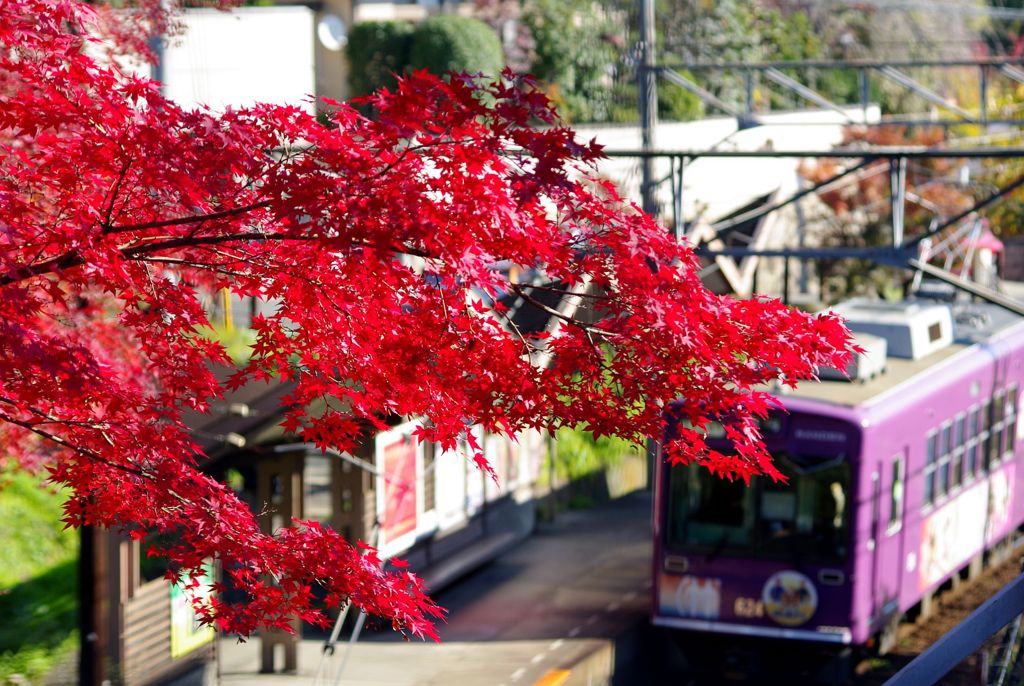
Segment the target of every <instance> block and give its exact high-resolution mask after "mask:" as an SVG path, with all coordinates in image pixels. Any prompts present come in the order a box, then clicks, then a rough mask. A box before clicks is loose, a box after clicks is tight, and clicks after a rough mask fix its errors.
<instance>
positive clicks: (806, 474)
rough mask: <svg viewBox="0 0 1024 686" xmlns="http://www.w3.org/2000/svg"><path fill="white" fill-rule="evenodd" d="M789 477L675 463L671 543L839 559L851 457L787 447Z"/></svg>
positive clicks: (782, 459) (783, 463) (784, 466)
mask: <svg viewBox="0 0 1024 686" xmlns="http://www.w3.org/2000/svg"><path fill="white" fill-rule="evenodd" d="M776 465H777V466H778V467H779V468H780V470H781V471H782V472H783V473H784V474H786V476H787V477H788V478H789V481H788V483H785V484H782V483H776V482H774V481H772V480H771V479H768V478H765V477H755V478H754V479H752V480H751V482H750V485H749V486H748V485H746V484H744V483H743V481H741V480H737V481H728V480H726V479H722V478H719V477H716V476H713V475H711V474H710V473H709V472H708V471H707V470H706V469H703V468H700V467H697V466H696V465H691V466H689V467H685V468H684V467H675V468H670V470H669V498H668V502H669V507H668V519H667V521H666V544H667V545H668V547H669V548H677V549H678V548H682V549H690V550H694V551H704V552H706V553H707V554H708V555H709V556H717V555H719V554H722V553H730V554H741V555H744V556H755V557H762V556H763V557H771V558H780V557H788V558H796V559H807V560H815V561H822V562H836V561H841V560H843V559H845V557H846V554H847V538H848V536H847V526H848V520H849V507H848V503H847V493H848V492H849V471H850V470H849V465H848V464H847V463H846V462H845V461H844V460H842V459H831V460H829V459H825V458H815V457H809V456H792V455H780V456H778V457H777V459H776Z"/></svg>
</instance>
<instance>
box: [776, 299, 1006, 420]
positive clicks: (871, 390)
mask: <svg viewBox="0 0 1024 686" xmlns="http://www.w3.org/2000/svg"><path fill="white" fill-rule="evenodd" d="M918 303H920V304H926V305H927V306H935V305H939V306H942V307H948V308H950V310H951V312H950V313H951V315H952V322H953V331H952V343H950V344H949V345H947V346H944V347H942V348H940V349H938V350H934V351H933V352H931V353H929V354H927V355H925V356H923V357H919V358H918V359H910V358H900V357H894V356H892V355H890V356H888V357H887V358H886V360H885V367H886V368H885V370H884V371H882V372H881V373H879V374H877V375H875V376H873V377H871V378H868V379H864V380H859V381H850V380H846V379H845V378H844V379H823V380H821V381H819V382H809V381H807V382H803V383H801V384H800V385H799V386H798V387H797V388H796V389H783V390H782V391H781V392H779V393H777V395H779V396H780V398H783V399H785V398H799V399H806V400H810V401H819V402H824V403H828V404H832V405H838V406H844V407H850V408H852V407H858V406H862V405H870V404H874V403H875V402H877V401H879V400H881V399H882V398H883V397H884V396H887V395H888V394H889V392H890V391H894V390H895V389H897V388H899V387H900V386H902V385H903V384H910V383H912V382H914V381H915V380H917V381H922V380H923V379H924V378H925V375H926V374H927V373H928V372H929V371H930V370H933V369H934V368H936V367H939V366H940V365H941V366H945V365H943V363H944V362H946V361H947V360H951V359H952V358H955V357H958V356H964V355H971V354H972V351H977V350H978V349H979V348H980V346H981V345H982V344H984V343H988V342H992V341H994V340H996V339H998V338H1000V337H1001V336H1002V335H1003V334H1005V333H1007V332H1009V331H1010V330H1011V329H1013V328H1014V327H1017V326H1020V325H1021V324H1024V318H1021V317H1019V316H1017V315H1015V314H1013V313H1011V312H1008V311H1007V310H1005V309H1003V308H1001V307H997V306H996V305H992V304H989V303H951V304H949V303H937V302H934V301H932V302H928V301H924V302H922V301H918ZM861 304H862V303H861ZM878 305H879V307H878V311H879V312H880V313H881V318H882V319H888V318H890V317H891V312H892V310H893V307H894V306H893V305H889V304H887V303H878ZM837 309H838V310H840V311H841V310H842V309H843V308H842V307H839V308H837Z"/></svg>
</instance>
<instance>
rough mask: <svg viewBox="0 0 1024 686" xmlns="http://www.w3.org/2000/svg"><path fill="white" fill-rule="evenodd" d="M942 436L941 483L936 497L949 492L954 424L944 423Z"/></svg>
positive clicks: (940, 449)
mask: <svg viewBox="0 0 1024 686" xmlns="http://www.w3.org/2000/svg"><path fill="white" fill-rule="evenodd" d="M940 436H941V437H942V440H941V441H940V443H939V466H938V473H939V483H938V488H937V489H936V494H935V497H936V498H942V497H944V496H945V495H946V494H947V493H949V462H950V460H951V459H952V447H953V441H952V437H953V425H952V424H951V423H949V422H947V423H945V424H943V426H942V432H941V434H940Z"/></svg>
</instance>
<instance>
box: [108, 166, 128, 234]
mask: <svg viewBox="0 0 1024 686" xmlns="http://www.w3.org/2000/svg"><path fill="white" fill-rule="evenodd" d="M131 166H132V159H131V158H130V157H129V158H128V159H126V160H125V161H124V164H123V165H121V173H120V174H118V176H117V181H116V182H114V187H113V188H111V189H110V203H109V204H108V205H107V212H106V219H104V224H105V225H109V224H110V221H111V219H112V218H113V216H114V203H116V202H117V194H118V193H120V192H121V184H122V183H124V179H125V177H126V176H127V175H128V170H129V169H130V168H131Z"/></svg>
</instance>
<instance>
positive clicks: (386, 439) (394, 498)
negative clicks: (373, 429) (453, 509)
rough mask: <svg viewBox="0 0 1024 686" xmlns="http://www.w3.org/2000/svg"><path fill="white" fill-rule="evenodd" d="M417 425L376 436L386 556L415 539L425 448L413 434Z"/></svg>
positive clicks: (382, 545) (382, 541) (381, 546)
mask: <svg viewBox="0 0 1024 686" xmlns="http://www.w3.org/2000/svg"><path fill="white" fill-rule="evenodd" d="M416 426H417V424H416V423H415V422H408V423H406V424H402V425H400V426H396V427H395V428H393V429H390V430H388V431H384V432H382V433H379V434H377V442H376V458H377V470H378V475H377V479H376V481H377V516H378V518H379V520H380V540H379V541H378V545H377V548H378V549H379V550H380V551H381V554H382V555H383V556H384V557H391V556H392V555H396V554H397V553H400V552H401V551H403V550H405V549H406V548H408V547H409V546H410V545H412V543H413V541H415V540H416V527H417V522H418V515H419V510H420V508H421V507H422V494H421V493H420V490H421V489H422V479H421V478H420V477H421V475H422V472H423V446H422V445H421V444H420V443H419V442H418V441H416V440H415V439H414V438H413V435H412V431H413V429H414V428H415V427H416Z"/></svg>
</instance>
